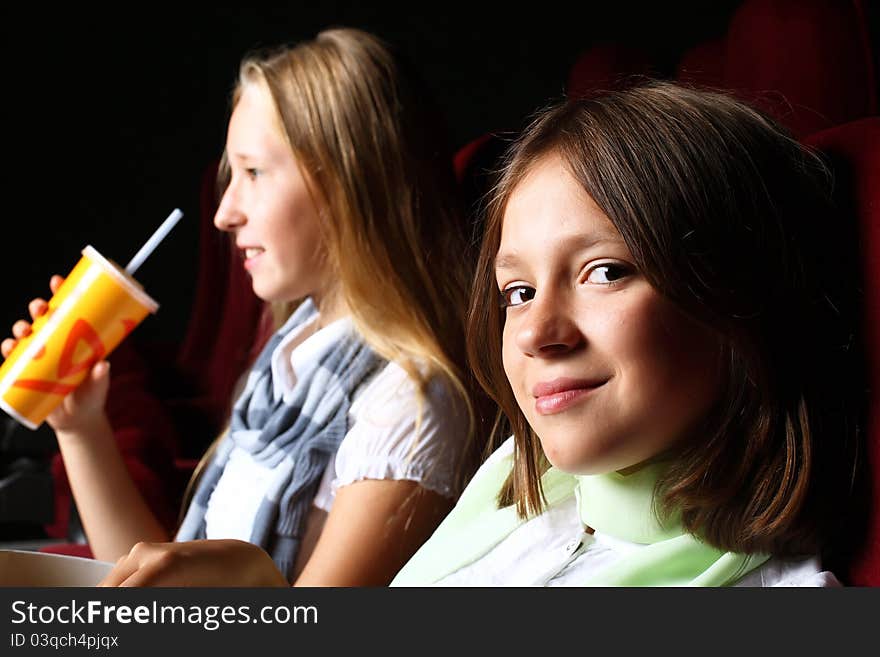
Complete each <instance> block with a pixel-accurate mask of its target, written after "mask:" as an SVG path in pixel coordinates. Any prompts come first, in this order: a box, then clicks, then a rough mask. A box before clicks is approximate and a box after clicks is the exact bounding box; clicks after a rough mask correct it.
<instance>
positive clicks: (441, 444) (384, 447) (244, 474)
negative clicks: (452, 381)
mask: <svg viewBox="0 0 880 657" xmlns="http://www.w3.org/2000/svg"><path fill="white" fill-rule="evenodd" d="M316 319H317V316H316V317H315V318H313V319H312V320H311V321H309V322H306V323H305V324H303V325H302V326H301V327H299V328H297V329H295V330H293V331H291V332H290V333H288V334H287V335H286V336H285V337H284V339H283V340H282V341H281V342H280V343H279V345H278V346H277V347H276V348H275V351H274V352H273V354H272V377H273V382H274V385H275V398H276V399H278V398H279V397H289V396H290V395H291V394H292V392H293V388H294V385H295V384H296V372H297V371H304V370H305V369H307V367H308V365H309V364H310V363H314V361H315V360H317V359H319V358H320V357H321V356H322V355H323V354H325V353H326V352H327V351H328V350H329V349H331V348H332V347H333V345H334V344H335V343H336V341H337V340H338V339H339V338H340V337H341V336H342V335H343V334H344V333H345V332H346V331H351V330H354V328H353V323H352V321H351V318H348V317H346V318H342V319H339V320H337V321H335V322H333V323H331V324H329V325H328V326H325V327H324V328H322V329H320V330H318V331H316V332H314V333H311V332H312V330H313V328H314V326H313V323H314V321H316ZM459 407H460V404H459V405H456V404H455V403H454V397H453V396H452V392H451V391H450V390H449V389H448V387H447V386H446V385H445V384H444V383H443V382H441V381H440V380H433V381H431V382H430V383H429V385H428V387H427V390H426V394H425V399H424V401H423V402H422V404H421V409H420V408H419V399H418V394H417V386H416V384H415V382H413V381H412V379H410V378H409V376H408V375H407V373H406V371H405V370H404V369H403V368H402V367H400V366H399V365H397V364H396V363H388V364H387V365H386V366H385V367H384V368H382V369H381V370H379V371H378V372H377V373H376V374H374V375H373V376H372V377H371V378H370V379H369V380H368V381H366V382H365V383H364V384H363V385H361V386H360V388H359V389H358V390H357V391H356V392H355V395H354V398H353V399H352V404H351V408H350V409H349V431H348V433H347V434H346V435H345V437H344V438H343V440H342V443H341V444H340V446H339V449H338V451H337V453H336V456H335V458H331V460H330V463H329V464H328V466H327V469H326V470H325V471H324V476H323V478H322V479H321V483H320V485H319V487H318V491H317V494H316V495H315V499H314V504H315V506H317V507H318V508H320V509H323V510H325V511H329V510H330V508H331V507H332V506H333V500H334V499H335V497H336V491H337V490H338V489H339V488H341V487H342V486H346V485H348V484H351V483H354V482H356V481H361V480H364V479H394V480H409V481H415V482H418V483H419V485H421V486H423V487H425V488H427V489H429V490H432V491H435V492H437V493H439V494H440V495H443V496H444V497H448V498H455V497H457V496H458V494H459V492H460V491H459V490H457V489H456V487H455V482H456V474H457V467H458V465H459V461H460V459H461V455H462V454H463V451H464V447H465V440H466V437H467V422H468V420H467V416H466V413H465V412H464V411H463V409H460V408H459ZM420 410H421V418H420V419H421V424H420V426H418V427H417V418H418V414H419V411H420ZM271 482H272V470H271V469H270V468H267V467H265V466H263V465H262V464H260V463H258V462H256V461H255V460H254V459H253V457H252V455H251V454H250V453H249V452H247V451H246V450H244V449H241V448H239V447H235V448H233V450H232V452H231V453H230V455H229V460H228V461H227V463H226V467H225V468H224V471H223V474H222V475H221V477H220V480H219V481H218V482H217V486H216V487H215V489H214V492H213V493H212V495H211V497H210V499H209V501H208V508H207V510H206V513H205V523H206V535H207V537H208V538H237V539H240V540H244V541H247V540H249V539H250V537H251V530H252V526H253V519H254V516H255V515H256V512H257V509H258V508H259V505H260V503H261V502H262V500H263V499H264V497H265V496H266V492H267V489H268V487H269V485H270V484H271Z"/></svg>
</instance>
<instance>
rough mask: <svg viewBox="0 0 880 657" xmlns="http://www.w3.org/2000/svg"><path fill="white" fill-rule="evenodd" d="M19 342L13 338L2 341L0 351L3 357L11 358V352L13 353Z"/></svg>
mask: <svg viewBox="0 0 880 657" xmlns="http://www.w3.org/2000/svg"><path fill="white" fill-rule="evenodd" d="M17 344H18V340H13V339H12V338H6V339H5V340H4V341H3V342H0V353H2V354H3V358H9V354H11V353H12V350H13V349H15V345H17Z"/></svg>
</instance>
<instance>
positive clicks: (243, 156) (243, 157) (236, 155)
mask: <svg viewBox="0 0 880 657" xmlns="http://www.w3.org/2000/svg"><path fill="white" fill-rule="evenodd" d="M226 156H227V158H228V159H236V160H245V161H248V160H255V159H257V157H256V155H251V154H250V153H230V152H228V151H227V153H226Z"/></svg>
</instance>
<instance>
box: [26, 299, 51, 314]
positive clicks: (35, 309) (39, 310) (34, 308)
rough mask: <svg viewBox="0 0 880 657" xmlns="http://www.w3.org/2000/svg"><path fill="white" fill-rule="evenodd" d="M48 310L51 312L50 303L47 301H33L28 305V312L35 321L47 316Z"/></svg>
mask: <svg viewBox="0 0 880 657" xmlns="http://www.w3.org/2000/svg"><path fill="white" fill-rule="evenodd" d="M47 310H49V303H48V302H47V301H46V300H45V299H33V300H32V301H31V302H30V303H29V304H28V312H29V313H30V314H31V317H32V318H33V319H36V318H37V317H41V316H42V315H45V314H46V311H47Z"/></svg>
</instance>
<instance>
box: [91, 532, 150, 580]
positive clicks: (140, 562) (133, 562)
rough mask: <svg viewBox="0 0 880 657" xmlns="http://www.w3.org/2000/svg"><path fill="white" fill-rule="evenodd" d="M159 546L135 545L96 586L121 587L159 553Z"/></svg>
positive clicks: (148, 544) (141, 543) (143, 543)
mask: <svg viewBox="0 0 880 657" xmlns="http://www.w3.org/2000/svg"><path fill="white" fill-rule="evenodd" d="M160 548H161V544H153V543H145V542H140V543H135V545H134V547H132V548H131V551H129V553H128V554H126V555H125V556H122V557H119V559H118V560H117V561H116V565H115V566H113V570H111V571H110V572H109V573H107V576H106V577H105V578H104V579H102V580H101V581H100V582H99V583H98V586H122V583H123V582H125V581H126V580H128V579H129V578H130V577H131V576H132V575H134V574H135V573H136V572H137V571H138V570H139V569H140V568H142V567H143V566H144V564H146V563H148V562H149V561H150V560H151V559H153V558H154V554H155V553H156V552H157V551H159V552H161V549H160Z"/></svg>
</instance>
